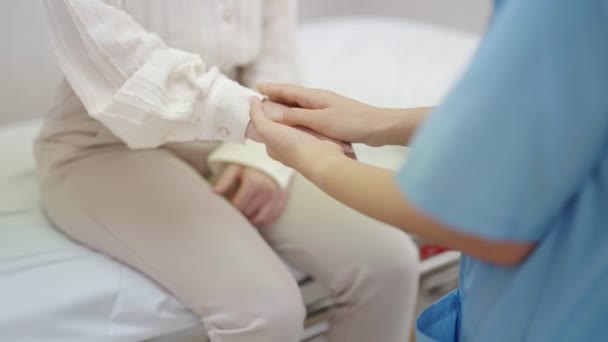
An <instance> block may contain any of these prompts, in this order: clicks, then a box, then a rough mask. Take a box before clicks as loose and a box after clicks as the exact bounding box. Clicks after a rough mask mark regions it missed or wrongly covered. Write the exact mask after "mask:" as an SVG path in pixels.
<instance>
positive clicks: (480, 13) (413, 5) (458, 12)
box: [300, 0, 491, 32]
mask: <svg viewBox="0 0 608 342" xmlns="http://www.w3.org/2000/svg"><path fill="white" fill-rule="evenodd" d="M300 4H301V6H300V7H301V9H300V14H301V17H302V19H304V20H308V19H311V18H315V17H319V16H331V15H390V16H400V17H408V18H412V19H416V20H421V21H427V22H431V23H434V24H439V25H444V26H450V27H454V28H458V29H462V30H466V31H472V32H481V31H482V30H483V27H484V26H485V24H486V20H487V17H488V13H489V11H490V4H491V1H490V0H300Z"/></svg>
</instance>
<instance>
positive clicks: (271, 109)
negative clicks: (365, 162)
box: [246, 100, 356, 159]
mask: <svg viewBox="0 0 608 342" xmlns="http://www.w3.org/2000/svg"><path fill="white" fill-rule="evenodd" d="M290 109H291V108H290V107H287V106H285V105H282V104H280V103H277V102H274V101H269V100H265V101H263V102H262V110H263V112H264V115H265V116H266V117H267V118H268V119H270V120H273V121H276V122H280V121H281V119H282V118H283V116H284V113H285V112H286V111H288V110H290ZM252 110H253V109H250V113H251V111H252ZM297 128H298V129H299V130H301V131H303V132H307V133H309V134H311V135H313V136H315V137H317V138H319V139H321V140H329V141H331V142H334V143H336V144H338V145H340V146H341V147H342V149H343V150H344V152H345V153H346V155H347V156H349V157H351V158H353V159H356V156H355V151H354V150H353V147H352V145H350V144H348V143H344V142H342V141H339V140H336V139H333V138H329V137H326V136H324V135H322V134H319V133H317V132H315V131H313V130H311V129H310V128H306V127H302V126H300V127H297ZM246 137H247V138H249V139H251V140H254V141H257V142H262V139H261V137H260V136H259V134H258V132H257V130H256V128H255V125H254V124H253V122H251V121H250V122H249V126H248V127H247V134H246Z"/></svg>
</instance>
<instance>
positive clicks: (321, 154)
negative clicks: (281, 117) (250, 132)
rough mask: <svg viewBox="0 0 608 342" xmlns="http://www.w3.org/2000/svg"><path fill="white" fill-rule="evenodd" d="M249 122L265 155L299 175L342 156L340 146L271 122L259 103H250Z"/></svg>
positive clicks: (253, 99)
mask: <svg viewBox="0 0 608 342" xmlns="http://www.w3.org/2000/svg"><path fill="white" fill-rule="evenodd" d="M251 121H252V123H253V125H254V126H255V128H256V130H257V133H258V134H259V136H260V138H261V139H262V142H264V143H265V144H266V151H267V152H268V154H269V155H270V156H271V157H272V158H274V159H276V160H278V161H280V162H282V163H283V164H285V165H287V166H289V167H292V168H294V169H296V170H298V171H303V170H304V169H310V168H314V167H315V166H318V165H321V164H323V162H324V161H326V160H329V159H332V158H341V157H344V155H345V149H344V147H343V146H344V145H343V144H339V143H335V142H332V141H329V140H322V139H319V138H318V137H316V136H315V135H314V134H312V132H307V131H303V130H300V129H297V128H294V127H290V126H286V125H283V124H280V123H277V122H275V121H273V120H271V119H270V118H269V117H267V116H266V115H265V114H264V109H263V106H262V103H261V102H260V101H259V100H258V99H256V98H252V99H251Z"/></svg>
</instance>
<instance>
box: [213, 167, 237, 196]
mask: <svg viewBox="0 0 608 342" xmlns="http://www.w3.org/2000/svg"><path fill="white" fill-rule="evenodd" d="M242 170H243V167H242V166H240V165H237V164H230V165H228V166H227V167H226V168H225V169H224V170H223V171H222V173H221V174H220V177H219V179H218V180H217V183H215V186H214V187H213V191H214V192H215V193H216V194H219V195H225V194H226V192H228V190H230V189H231V188H232V187H233V186H234V185H235V184H236V183H237V182H238V181H239V177H240V176H241V171H242Z"/></svg>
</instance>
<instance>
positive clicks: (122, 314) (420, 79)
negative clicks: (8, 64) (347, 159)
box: [0, 18, 476, 342]
mask: <svg viewBox="0 0 608 342" xmlns="http://www.w3.org/2000/svg"><path fill="white" fill-rule="evenodd" d="M300 39H301V50H302V56H303V57H302V67H303V71H304V72H303V74H304V76H305V80H306V83H308V84H309V85H315V86H320V87H326V88H331V89H334V90H336V91H339V92H342V93H344V94H347V95H350V96H353V97H355V98H359V99H361V100H364V101H368V102H370V103H373V104H376V105H381V106H417V105H432V104H435V103H437V102H438V100H439V99H440V97H441V96H442V95H443V94H444V92H445V90H446V89H447V88H448V86H449V84H450V83H451V82H452V81H453V80H454V79H455V78H456V77H457V75H458V73H459V70H461V67H462V65H463V64H464V63H465V62H466V61H467V60H468V58H469V55H470V52H471V51H472V50H473V48H474V47H475V44H476V39H475V38H474V37H472V36H470V35H467V34H464V33H458V32H453V31H448V30H444V29H438V28H434V27H431V26H426V25H423V24H420V23H414V22H405V21H397V20H386V19H361V18H354V19H340V20H336V19H334V20H332V21H325V22H317V23H312V24H308V25H307V26H305V27H303V28H302V30H301V34H300ZM38 126H39V122H38V121H32V122H25V123H20V124H18V125H11V126H7V127H0V303H1V304H0V305H2V310H0V340H2V341H4V340H10V341H17V340H20V341H38V340H40V341H42V340H44V341H62V342H65V341H139V340H143V339H147V338H151V337H156V336H160V335H163V334H166V333H169V332H172V331H177V330H180V329H183V328H186V327H190V326H193V325H196V324H198V320H197V319H196V317H195V316H194V315H193V314H192V313H191V312H190V311H189V310H188V309H187V308H186V307H185V306H184V305H182V304H181V303H179V302H178V301H177V300H176V299H175V298H174V297H172V296H171V295H170V294H168V293H167V292H166V291H164V290H163V289H162V288H160V287H159V286H158V285H157V284H155V283H154V282H152V281H150V280H149V279H147V278H146V277H144V276H142V275H140V274H139V273H137V272H135V271H133V270H131V269H130V268H128V267H125V266H123V265H121V264H120V263H117V262H115V261H113V260H111V259H109V258H107V257H105V256H103V255H101V254H99V253H96V252H93V251H91V250H89V249H87V248H85V247H83V246H80V245H79V244H77V243H74V242H73V241H71V240H69V239H67V238H66V237H65V236H63V235H62V234H60V233H59V232H57V231H56V230H55V229H53V228H52V227H51V226H50V225H49V223H48V222H47V220H46V219H45V217H44V215H43V214H42V212H41V211H40V209H39V202H38V191H37V188H36V183H35V177H34V171H33V160H32V157H31V140H32V138H33V136H34V135H35V133H36V131H37V129H38ZM359 151H360V156H361V158H362V159H364V160H366V161H369V162H372V163H375V164H378V165H382V166H387V167H396V165H398V164H399V163H400V162H401V160H402V159H403V158H402V156H403V150H402V149H384V150H382V152H381V153H379V152H378V151H375V150H374V151H372V150H370V149H365V148H360V149H359Z"/></svg>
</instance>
